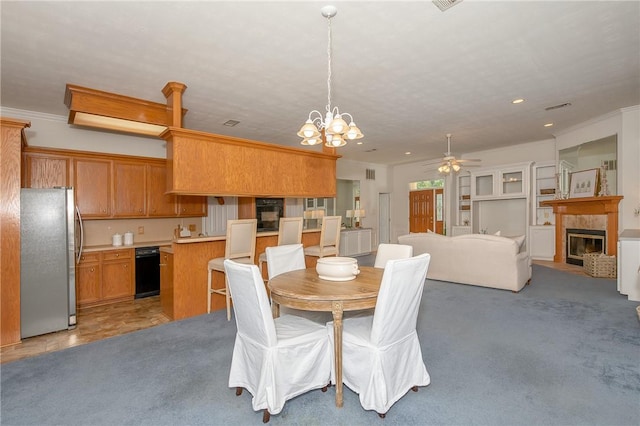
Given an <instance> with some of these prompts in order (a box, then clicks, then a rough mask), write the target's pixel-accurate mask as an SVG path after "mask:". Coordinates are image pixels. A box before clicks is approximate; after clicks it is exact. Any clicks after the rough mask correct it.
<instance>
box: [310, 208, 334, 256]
mask: <svg viewBox="0 0 640 426" xmlns="http://www.w3.org/2000/svg"><path fill="white" fill-rule="evenodd" d="M341 224H342V216H325V217H324V218H323V219H322V225H321V226H320V244H318V245H317V246H310V247H305V249H304V255H305V256H315V257H325V256H337V255H338V253H339V252H340V226H341Z"/></svg>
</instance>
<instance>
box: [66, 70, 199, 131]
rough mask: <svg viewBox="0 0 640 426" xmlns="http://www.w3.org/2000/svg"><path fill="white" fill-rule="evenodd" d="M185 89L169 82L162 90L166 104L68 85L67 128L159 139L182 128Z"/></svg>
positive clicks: (180, 84) (183, 86) (181, 85)
mask: <svg viewBox="0 0 640 426" xmlns="http://www.w3.org/2000/svg"><path fill="white" fill-rule="evenodd" d="M186 87H187V86H186V85H184V84H182V83H177V82H169V83H167V84H166V85H165V87H164V88H163V89H162V93H163V94H164V96H165V98H166V99H167V103H166V104H161V103H157V102H151V101H147V100H143V99H137V98H132V97H130V96H124V95H118V94H115V93H109V92H103V91H101V90H95V89H90V88H87V87H81V86H76V85H73V84H67V87H66V90H65V95H64V103H65V105H67V107H69V121H68V122H69V124H74V125H78V126H84V127H94V128H100V129H106V130H112V131H118V132H124V133H134V134H141V135H146V136H155V137H159V136H160V134H161V133H162V132H164V131H165V130H166V129H167V127H169V126H174V127H182V119H183V118H184V115H185V114H186V113H187V110H186V109H184V108H182V93H184V91H185V89H186Z"/></svg>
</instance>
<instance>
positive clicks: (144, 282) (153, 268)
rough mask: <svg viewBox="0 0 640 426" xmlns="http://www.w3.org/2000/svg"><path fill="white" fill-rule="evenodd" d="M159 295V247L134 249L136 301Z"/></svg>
mask: <svg viewBox="0 0 640 426" xmlns="http://www.w3.org/2000/svg"><path fill="white" fill-rule="evenodd" d="M158 294H160V247H139V248H137V249H136V299H141V298H143V297H149V296H156V295H158Z"/></svg>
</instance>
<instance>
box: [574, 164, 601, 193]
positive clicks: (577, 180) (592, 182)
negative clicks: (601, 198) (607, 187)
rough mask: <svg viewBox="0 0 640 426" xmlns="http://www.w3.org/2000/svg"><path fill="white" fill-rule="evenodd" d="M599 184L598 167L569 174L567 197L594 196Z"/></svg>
mask: <svg viewBox="0 0 640 426" xmlns="http://www.w3.org/2000/svg"><path fill="white" fill-rule="evenodd" d="M599 186H600V169H589V170H581V171H579V172H573V173H570V174H569V198H584V197H595V196H596V195H597V194H598V187H599Z"/></svg>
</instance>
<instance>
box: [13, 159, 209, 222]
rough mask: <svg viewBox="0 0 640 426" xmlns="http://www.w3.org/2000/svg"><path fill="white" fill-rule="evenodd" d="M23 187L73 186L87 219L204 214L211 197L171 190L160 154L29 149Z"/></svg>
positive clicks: (22, 180)
mask: <svg viewBox="0 0 640 426" xmlns="http://www.w3.org/2000/svg"><path fill="white" fill-rule="evenodd" d="M22 165H23V167H22V172H21V186H22V187H23V188H52V187H54V186H71V187H73V188H74V189H75V198H76V205H77V206H78V208H79V209H80V213H81V214H82V216H83V218H85V219H111V218H141V217H203V216H206V215H207V197H206V196H195V195H176V194H165V193H166V192H167V165H166V161H165V160H163V159H159V158H145V157H132V156H125V155H115V154H102V153H93V152H84V151H71V150H60V149H51V148H40V147H38V148H32V147H27V148H25V149H24V152H23V154H22Z"/></svg>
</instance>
